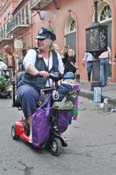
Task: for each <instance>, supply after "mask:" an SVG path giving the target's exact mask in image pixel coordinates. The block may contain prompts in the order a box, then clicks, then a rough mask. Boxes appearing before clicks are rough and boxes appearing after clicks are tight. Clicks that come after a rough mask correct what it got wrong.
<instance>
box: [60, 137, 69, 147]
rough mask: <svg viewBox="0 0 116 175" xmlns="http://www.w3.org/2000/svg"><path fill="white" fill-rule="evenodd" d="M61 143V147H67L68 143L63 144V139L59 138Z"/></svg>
mask: <svg viewBox="0 0 116 175" xmlns="http://www.w3.org/2000/svg"><path fill="white" fill-rule="evenodd" d="M61 142H62V146H64V147H67V146H68V143H67V142H65V141H64V139H63V138H61Z"/></svg>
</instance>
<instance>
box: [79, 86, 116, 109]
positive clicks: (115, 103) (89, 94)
mask: <svg viewBox="0 0 116 175" xmlns="http://www.w3.org/2000/svg"><path fill="white" fill-rule="evenodd" d="M79 96H82V97H85V98H88V99H90V100H93V92H90V91H86V90H83V89H81V90H80V91H79ZM105 98H108V103H109V104H110V105H111V106H112V107H114V108H116V99H113V98H111V97H108V96H105V95H102V101H103V100H104V99H105Z"/></svg>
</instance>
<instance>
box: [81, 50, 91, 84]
mask: <svg viewBox="0 0 116 175" xmlns="http://www.w3.org/2000/svg"><path fill="white" fill-rule="evenodd" d="M92 62H93V55H92V54H91V53H89V52H85V54H84V58H83V66H85V64H86V67H87V78H88V82H91V79H92V77H91V76H92V69H93V66H92Z"/></svg>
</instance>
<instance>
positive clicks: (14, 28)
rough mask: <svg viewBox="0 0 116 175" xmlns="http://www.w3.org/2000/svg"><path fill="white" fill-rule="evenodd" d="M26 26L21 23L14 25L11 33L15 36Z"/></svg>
mask: <svg viewBox="0 0 116 175" xmlns="http://www.w3.org/2000/svg"><path fill="white" fill-rule="evenodd" d="M28 26H29V24H28V23H25V22H23V21H22V23H18V24H16V25H14V26H13V28H12V30H11V31H12V33H13V34H17V33H18V32H21V31H22V30H24V29H26V28H27V27H28Z"/></svg>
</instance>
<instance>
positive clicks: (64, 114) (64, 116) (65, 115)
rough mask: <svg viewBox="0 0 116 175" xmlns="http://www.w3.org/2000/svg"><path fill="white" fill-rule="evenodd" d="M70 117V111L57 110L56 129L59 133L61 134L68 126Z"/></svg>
mask: <svg viewBox="0 0 116 175" xmlns="http://www.w3.org/2000/svg"><path fill="white" fill-rule="evenodd" d="M71 119H72V115H71V110H59V111H58V121H57V123H58V128H59V133H63V132H64V131H65V130H66V129H67V128H68V125H69V124H70V123H71Z"/></svg>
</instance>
